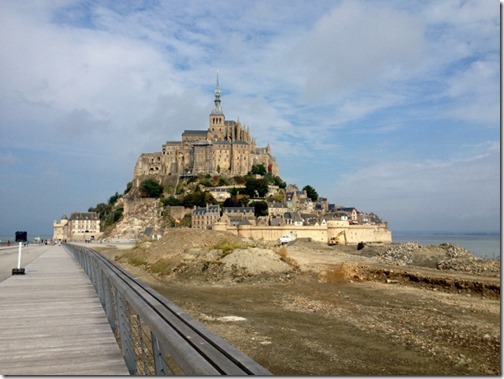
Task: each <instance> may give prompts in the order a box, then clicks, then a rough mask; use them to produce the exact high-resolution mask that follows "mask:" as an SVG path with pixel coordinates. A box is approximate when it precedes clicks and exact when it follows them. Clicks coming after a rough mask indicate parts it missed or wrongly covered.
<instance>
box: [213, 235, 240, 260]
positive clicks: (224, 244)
mask: <svg viewBox="0 0 504 379" xmlns="http://www.w3.org/2000/svg"><path fill="white" fill-rule="evenodd" d="M247 247H248V246H247V245H245V244H243V243H240V242H233V241H229V240H227V239H221V240H219V242H217V243H216V244H215V245H214V246H213V248H214V249H217V250H222V254H223V255H222V257H225V256H226V255H229V254H231V253H232V252H233V251H234V250H236V249H246V248H247Z"/></svg>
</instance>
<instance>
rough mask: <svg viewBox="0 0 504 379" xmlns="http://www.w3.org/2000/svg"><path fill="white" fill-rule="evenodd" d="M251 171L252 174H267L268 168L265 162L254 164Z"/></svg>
mask: <svg viewBox="0 0 504 379" xmlns="http://www.w3.org/2000/svg"><path fill="white" fill-rule="evenodd" d="M250 173H251V174H252V175H263V176H264V175H266V168H265V167H264V165H263V164H255V165H253V166H252V169H251V170H250Z"/></svg>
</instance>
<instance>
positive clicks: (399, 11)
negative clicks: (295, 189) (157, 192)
mask: <svg viewBox="0 0 504 379" xmlns="http://www.w3.org/2000/svg"><path fill="white" fill-rule="evenodd" d="M497 9H498V8H497V5H496V4H495V3H494V2H492V1H480V0H478V1H456V0H454V1H425V2H397V1H380V2H376V1H339V2H327V1H324V0H320V1H315V0H314V1H310V2H309V3H307V2H306V1H304V0H292V1H282V0H279V1H275V2H264V1H242V0H238V1H233V2H204V1H178V0H173V1H162V2H152V1H135V2H101V1H87V0H86V1H73V0H72V1H67V0H61V1H59V0H58V1H57V0H55V1H51V2H40V1H28V0H23V1H11V0H5V1H3V2H1V3H0V23H1V24H2V34H0V86H1V87H2V91H0V115H1V117H0V161H1V162H2V163H3V164H2V165H0V178H1V179H2V180H3V181H5V179H6V178H9V179H10V180H14V181H13V182H12V183H15V186H17V188H18V189H17V190H16V191H11V189H9V188H4V189H3V190H2V191H4V192H2V194H4V196H1V198H2V199H3V200H1V201H2V204H1V205H2V208H7V205H8V204H9V203H15V201H12V200H11V199H12V197H13V196H15V197H16V199H20V198H21V197H22V198H24V199H30V198H32V197H33V196H32V194H31V193H30V191H29V190H27V188H44V193H45V194H47V195H45V196H44V199H43V200H42V201H40V200H39V199H34V200H30V204H31V207H32V209H36V210H38V211H40V212H45V214H46V216H45V217H46V218H49V219H52V218H54V217H58V216H59V214H60V213H69V212H71V211H72V210H85V209H87V207H89V206H92V205H95V204H96V203H97V202H100V201H104V200H106V199H107V198H108V197H110V196H111V195H112V194H113V193H114V192H115V191H121V190H122V189H123V188H124V187H125V185H126V183H127V182H128V181H130V180H131V179H132V175H133V168H134V164H135V162H136V159H137V157H138V156H139V154H140V153H142V152H154V151H160V150H161V146H162V144H163V143H164V142H165V141H166V140H179V139H180V135H181V133H182V131H183V130H185V129H205V128H206V127H207V122H208V115H209V112H210V110H211V107H212V101H213V95H214V93H213V91H214V86H215V74H216V70H217V69H219V72H220V82H221V90H222V105H223V108H224V113H225V114H226V117H227V118H228V119H235V120H236V119H238V118H239V119H240V121H241V122H242V124H245V125H247V126H249V127H250V130H251V134H252V136H253V137H254V138H256V140H257V143H258V145H260V146H264V145H266V144H267V143H269V144H270V145H271V148H272V151H273V154H274V155H275V156H276V158H277V161H278V163H279V164H280V169H281V175H282V177H283V178H284V179H285V180H287V181H288V182H291V183H297V184H299V185H300V186H301V187H302V186H303V185H305V184H310V185H312V186H314V187H315V188H317V191H318V192H319V194H320V195H321V196H325V197H328V198H329V199H330V201H332V202H335V203H345V204H347V205H354V206H357V207H358V208H364V210H377V211H378V210H379V211H380V212H381V213H383V214H380V215H382V216H383V217H384V218H387V219H389V220H390V221H391V223H392V224H393V225H397V224H398V223H399V224H403V222H405V223H406V224H407V225H409V227H411V228H412V229H413V228H414V227H415V225H421V224H423V223H425V221H424V220H429V221H428V222H429V223H431V224H432V225H433V223H434V221H433V218H432V217H431V216H430V213H429V212H430V211H431V209H432V207H433V206H434V207H435V208H436V207H437V208H439V209H442V210H444V211H443V214H444V215H448V214H453V215H454V216H456V215H459V216H460V217H459V218H458V219H459V220H462V219H463V217H466V216H464V215H463V214H462V212H460V211H458V210H457V209H462V208H464V209H465V210H466V213H465V214H467V215H471V214H472V215H473V217H481V213H482V212H479V211H478V212H479V213H478V212H477V211H473V210H471V208H467V207H465V205H464V204H466V202H467V201H473V202H474V203H475V204H476V203H478V206H477V208H478V209H486V210H487V211H488V212H489V214H491V215H492V217H494V216H493V215H494V213H492V212H493V211H492V209H494V208H498V206H496V204H498V201H499V199H498V197H496V196H495V188H498V185H497V184H495V179H494V177H497V176H498V171H497V166H496V164H497V163H496V162H497V161H498V160H497V155H498V146H497V150H495V149H496V148H495V147H494V148H493V149H494V150H492V148H491V147H490V146H491V144H492V143H493V142H495V141H498V139H499V130H498V129H497V125H498V120H499V114H498V113H497V110H498V109H499V108H498V105H497V104H498V101H499V92H498V88H499V87H498V84H497V80H498V78H499V72H500V71H499V67H500V62H499V55H500V50H499V38H498V35H497V33H498V31H499V25H500V20H499V17H498V15H497V13H496V12H497ZM20 172H25V173H27V174H26V175H25V176H22V175H19V173H20ZM47 178H51V179H50V180H47ZM470 178H473V179H474V178H477V180H476V179H475V180H474V181H471V179H470ZM370 179H372V180H373V185H372V187H371V189H372V190H370V189H369V188H370V187H369V180H370ZM478 183H483V184H484V185H482V187H481V188H480V187H478ZM447 188H451V192H452V193H454V194H456V196H455V195H454V196H450V195H449V193H450V191H448V190H447ZM77 194H79V196H77ZM391 194H392V196H391ZM481 194H483V195H484V196H482V197H481V198H480V197H479V195H481ZM415 196H416V197H415ZM76 198H78V200H76ZM440 199H441V200H440ZM395 200H397V202H396V203H394V201H395ZM29 208H30V206H29V205H27V207H26V209H27V210H28V209H29ZM69 208H70V209H69ZM393 209H397V210H394V211H392V212H391V210H393ZM54 212H55V213H56V215H55V216H54V215H53V213H54ZM420 213H424V214H422V217H420ZM48 214H50V215H51V216H47V215H48ZM411 214H415V216H411ZM26 217H29V216H28V213H27V215H26ZM455 218H457V217H455ZM412 220H415V221H412ZM435 220H441V219H440V218H439V217H436V218H435ZM492 220H493V218H492ZM4 222H5V221H4ZM439 222H440V223H441V222H443V223H444V222H446V219H443V220H442V221H439ZM415 223H416V224H415ZM406 224H405V225H406ZM2 225H3V224H2V223H0V232H1V231H2V230H3V228H4V226H2ZM454 225H455V224H454ZM457 225H459V226H460V227H469V225H470V224H469V222H467V223H466V222H465V221H464V222H462V221H460V222H459V223H458V224H457ZM485 225H486V224H485ZM492 225H493V224H492ZM492 225H490V223H489V224H488V226H489V227H493V226H492ZM479 226H481V227H483V224H479ZM49 227H50V226H49ZM0 234H1V233H0Z"/></svg>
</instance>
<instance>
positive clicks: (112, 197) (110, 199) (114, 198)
mask: <svg viewBox="0 0 504 379" xmlns="http://www.w3.org/2000/svg"><path fill="white" fill-rule="evenodd" d="M120 197H121V195H119V194H118V193H117V192H116V193H115V195H113V196H111V197H110V198H109V201H108V203H109V205H114V204H115V202H116V201H117V200H118V199H119V198H120Z"/></svg>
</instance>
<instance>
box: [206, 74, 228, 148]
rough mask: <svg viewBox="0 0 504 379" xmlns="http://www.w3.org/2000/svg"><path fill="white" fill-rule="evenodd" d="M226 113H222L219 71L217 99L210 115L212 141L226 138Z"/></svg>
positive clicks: (216, 89) (216, 88)
mask: <svg viewBox="0 0 504 379" xmlns="http://www.w3.org/2000/svg"><path fill="white" fill-rule="evenodd" d="M224 120H225V117H224V113H222V106H221V100H220V87H219V71H217V85H216V86H215V99H214V106H213V108H212V113H210V118H209V127H208V132H209V133H208V134H209V139H211V140H223V139H224V137H225V132H226V127H225V125H224Z"/></svg>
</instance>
